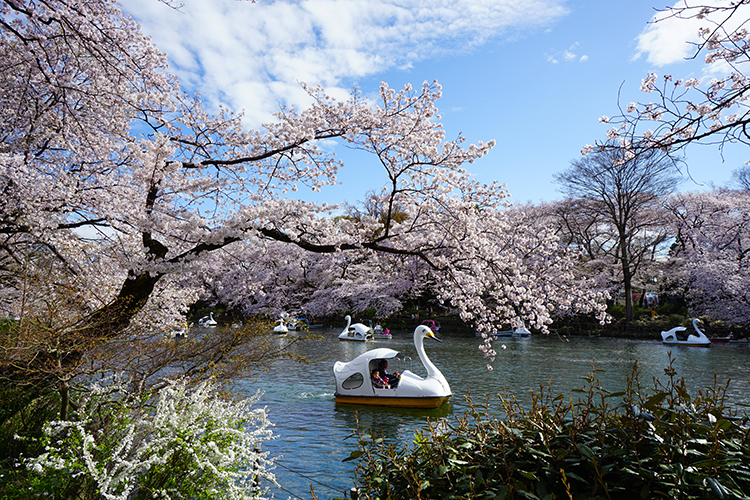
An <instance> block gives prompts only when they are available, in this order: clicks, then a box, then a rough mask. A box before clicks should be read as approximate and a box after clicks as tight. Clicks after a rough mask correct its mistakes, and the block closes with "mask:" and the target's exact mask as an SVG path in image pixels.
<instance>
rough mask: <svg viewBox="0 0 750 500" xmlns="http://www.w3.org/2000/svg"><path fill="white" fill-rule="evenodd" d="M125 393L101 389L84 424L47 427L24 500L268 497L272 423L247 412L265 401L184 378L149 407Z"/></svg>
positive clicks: (80, 419) (84, 411) (259, 412)
mask: <svg viewBox="0 0 750 500" xmlns="http://www.w3.org/2000/svg"><path fill="white" fill-rule="evenodd" d="M120 389H121V387H119V386H117V385H109V386H104V387H103V386H94V387H93V390H92V395H91V397H89V398H88V400H87V401H85V402H84V404H83V405H82V407H81V410H80V411H79V412H78V414H77V415H76V417H77V418H75V419H74V420H70V421H53V422H49V423H48V424H47V425H45V427H44V436H43V438H42V444H43V445H44V449H45V450H46V451H45V453H43V454H41V455H39V456H37V457H34V458H30V459H26V461H25V465H26V467H27V468H28V471H29V473H28V475H27V476H26V477H25V484H23V485H22V486H21V485H19V486H21V487H20V488H19V490H20V491H23V494H22V495H21V496H19V498H27V497H28V496H32V495H33V494H35V493H36V494H43V495H44V496H46V497H47V498H61V499H62V498H81V499H84V498H96V499H100V498H102V499H107V500H114V499H118V500H120V499H122V500H130V499H141V498H143V499H145V498H161V499H165V500H168V499H177V498H180V499H182V498H190V499H212V498H222V499H223V498H231V499H250V498H262V495H264V494H265V493H266V491H264V490H261V489H260V487H259V486H258V480H259V478H260V477H264V478H266V479H268V480H270V481H274V476H273V474H271V473H270V472H269V469H270V466H271V464H272V461H271V460H269V459H268V457H267V453H263V452H261V451H260V444H261V443H262V442H263V441H265V440H267V439H270V438H271V431H270V430H269V425H270V423H269V422H268V421H267V419H266V413H265V410H264V409H255V410H252V411H250V410H249V406H250V405H251V404H253V403H254V402H255V401H256V400H257V396H256V398H253V399H250V400H243V401H238V402H233V401H226V400H223V399H221V398H220V397H219V395H218V393H217V389H216V387H215V386H214V385H213V384H211V383H210V382H204V383H202V384H200V385H199V386H197V387H192V388H191V387H188V385H187V381H186V380H184V379H180V380H176V381H168V382H167V385H166V387H164V388H163V389H161V390H160V391H159V392H158V393H157V394H155V396H156V397H155V398H154V400H153V405H151V404H142V403H144V402H146V403H150V402H151V401H150V400H149V399H144V400H142V401H135V400H133V398H128V397H123V393H122V392H121V390H120ZM125 396H126V395H125ZM24 495H26V496H24Z"/></svg>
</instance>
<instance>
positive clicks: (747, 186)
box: [732, 165, 750, 191]
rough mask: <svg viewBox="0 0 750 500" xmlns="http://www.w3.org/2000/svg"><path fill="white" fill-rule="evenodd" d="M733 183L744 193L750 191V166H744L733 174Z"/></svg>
mask: <svg viewBox="0 0 750 500" xmlns="http://www.w3.org/2000/svg"><path fill="white" fill-rule="evenodd" d="M732 181H733V183H734V184H735V185H736V186H737V187H738V188H739V189H741V190H743V191H750V165H743V166H742V167H740V168H738V169H736V170H735V171H734V172H732Z"/></svg>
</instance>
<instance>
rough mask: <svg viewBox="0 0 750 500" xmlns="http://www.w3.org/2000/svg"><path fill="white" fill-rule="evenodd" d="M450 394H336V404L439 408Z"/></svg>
mask: <svg viewBox="0 0 750 500" xmlns="http://www.w3.org/2000/svg"><path fill="white" fill-rule="evenodd" d="M449 399H450V396H440V397H433V398H407V397H398V398H396V397H388V396H341V395H338V394H336V403H337V404H352V405H369V406H392V407H397V408H439V407H440V406H441V405H442V404H443V403H445V402H446V401H448V400H449Z"/></svg>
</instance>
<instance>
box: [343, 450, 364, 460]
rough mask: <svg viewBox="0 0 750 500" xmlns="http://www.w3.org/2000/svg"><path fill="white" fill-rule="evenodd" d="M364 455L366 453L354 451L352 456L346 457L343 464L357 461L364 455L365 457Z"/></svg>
mask: <svg viewBox="0 0 750 500" xmlns="http://www.w3.org/2000/svg"><path fill="white" fill-rule="evenodd" d="M364 453H365V452H364V451H362V450H356V451H353V452H352V454H351V455H349V456H348V457H346V458H345V459H343V460H342V462H348V461H349V460H356V459H357V458H359V457H361V456H362V455H364Z"/></svg>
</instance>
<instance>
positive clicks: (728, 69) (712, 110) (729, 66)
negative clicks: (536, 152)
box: [583, 0, 750, 154]
mask: <svg viewBox="0 0 750 500" xmlns="http://www.w3.org/2000/svg"><path fill="white" fill-rule="evenodd" d="M749 12H750V2H748V1H747V0H738V1H730V2H705V1H700V0H698V1H695V2H688V1H686V2H679V3H678V4H677V5H675V6H674V7H667V8H666V9H664V10H663V11H662V12H661V13H660V15H659V16H658V17H657V18H656V20H655V21H654V22H657V23H658V22H665V21H667V20H699V21H701V23H702V25H703V26H702V27H701V28H700V30H699V33H698V35H699V37H700V42H699V43H697V44H696V46H695V53H694V55H693V57H694V58H697V57H698V56H699V55H701V54H704V61H705V63H706V70H707V71H706V72H707V73H708V74H712V73H713V74H721V75H722V76H720V77H712V78H710V82H709V81H700V80H699V79H697V78H688V79H678V78H674V77H673V76H672V75H664V76H662V77H659V76H658V75H656V74H655V73H650V74H649V75H647V76H646V78H644V80H643V82H642V84H641V87H640V89H641V90H642V91H643V92H645V93H646V94H648V99H649V100H648V101H643V102H630V103H629V104H627V105H626V106H622V107H621V108H620V114H619V115H618V116H615V117H612V118H609V117H606V116H605V117H602V119H601V121H603V122H605V123H610V124H611V125H612V128H611V129H610V130H609V131H608V133H607V137H608V140H607V141H602V142H599V143H597V144H596V145H595V146H586V147H585V148H584V149H583V153H589V152H593V151H595V150H597V149H599V150H600V149H606V148H611V147H612V144H611V142H609V141H611V140H615V139H616V140H619V141H620V142H621V144H620V145H621V146H625V147H628V148H630V147H632V149H631V150H630V154H636V153H637V152H638V151H644V150H647V149H650V148H656V149H660V150H663V151H665V152H669V153H670V154H675V153H677V152H679V151H680V150H681V149H683V148H685V147H687V146H688V145H690V144H707V145H717V146H719V148H720V149H723V148H724V147H725V146H726V145H728V144H731V143H737V144H745V145H750V135H749V134H748V129H747V126H748V124H750V108H748V95H749V91H750V80H749V79H748V76H747V66H748V62H750V60H749V52H748V44H749V43H750V34H749V32H748V30H747V20H748V18H749V15H748V13H749Z"/></svg>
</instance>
